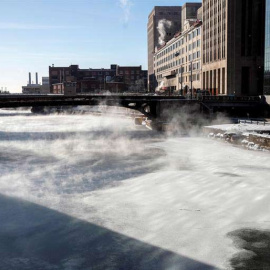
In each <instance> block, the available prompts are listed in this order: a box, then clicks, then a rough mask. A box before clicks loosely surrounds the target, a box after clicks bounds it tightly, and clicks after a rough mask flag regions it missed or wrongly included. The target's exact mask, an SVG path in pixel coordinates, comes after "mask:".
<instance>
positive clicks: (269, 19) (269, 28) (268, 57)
mask: <svg viewBox="0 0 270 270" xmlns="http://www.w3.org/2000/svg"><path fill="white" fill-rule="evenodd" d="M265 15H266V17H265V61H264V94H265V95H270V0H266V12H265Z"/></svg>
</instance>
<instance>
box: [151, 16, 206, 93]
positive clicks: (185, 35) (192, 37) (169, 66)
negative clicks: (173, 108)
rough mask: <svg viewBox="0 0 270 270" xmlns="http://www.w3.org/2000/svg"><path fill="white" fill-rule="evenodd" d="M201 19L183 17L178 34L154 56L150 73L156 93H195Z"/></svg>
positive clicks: (200, 45) (199, 58)
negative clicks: (155, 79)
mask: <svg viewBox="0 0 270 270" xmlns="http://www.w3.org/2000/svg"><path fill="white" fill-rule="evenodd" d="M201 32H202V22H201V21H199V20H196V19H195V20H186V21H185V23H184V28H183V32H182V33H180V32H179V33H178V34H176V35H175V36H174V38H173V39H171V40H170V41H169V42H167V43H166V44H165V45H164V46H163V47H162V48H160V49H159V50H157V51H156V53H155V55H154V73H155V76H156V78H157V81H158V87H157V90H158V91H160V92H166V91H167V92H170V93H172V92H173V91H177V93H179V94H183V95H187V94H193V95H194V94H195V93H196V90H198V89H201V48H202V42H201V37H202V36H201Z"/></svg>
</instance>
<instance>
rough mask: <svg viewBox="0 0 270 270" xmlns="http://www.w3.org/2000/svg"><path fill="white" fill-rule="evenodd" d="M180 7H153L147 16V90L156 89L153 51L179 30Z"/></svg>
mask: <svg viewBox="0 0 270 270" xmlns="http://www.w3.org/2000/svg"><path fill="white" fill-rule="evenodd" d="M181 12H182V8H181V6H155V7H154V8H153V10H152V11H151V13H150V14H149V16H148V24H147V40H148V90H149V91H151V92H153V91H154V90H155V87H156V78H155V75H154V62H153V61H154V54H155V49H156V48H157V47H159V46H161V45H163V44H164V43H165V42H167V41H169V40H170V39H172V38H173V36H174V35H175V33H176V32H177V31H179V30H180V29H181Z"/></svg>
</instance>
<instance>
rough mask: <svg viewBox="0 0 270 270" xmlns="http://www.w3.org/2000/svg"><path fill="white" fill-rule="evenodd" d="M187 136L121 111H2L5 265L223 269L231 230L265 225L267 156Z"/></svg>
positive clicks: (0, 253) (0, 214) (269, 195)
mask: <svg viewBox="0 0 270 270" xmlns="http://www.w3.org/2000/svg"><path fill="white" fill-rule="evenodd" d="M191 113H192V111H188V110H186V109H184V108H183V110H182V111H179V112H178V114H179V115H175V118H173V119H172V123H174V121H175V122H179V121H180V120H181V119H182V121H183V119H184V122H192V121H190V120H192V118H193V117H196V115H192V114H191ZM185 114H189V116H187V115H185ZM195 131H196V129H195ZM194 134H195V135H196V136H195V135H194ZM189 136H191V137H171V138H165V137H164V136H163V135H161V134H158V133H155V132H152V131H149V130H147V129H145V128H144V127H135V126H134V125H133V121H132V120H131V119H127V118H123V117H122V118H116V117H113V118H112V117H108V116H102V117H97V116H91V115H48V116H35V115H31V114H26V113H25V112H24V113H23V114H20V113H19V112H16V113H14V115H11V112H9V114H8V115H7V114H6V115H5V116H3V115H1V116H0V150H1V151H0V160H1V163H0V172H1V175H0V204H1V208H0V220H1V223H0V224H1V225H0V240H1V241H0V268H1V269H4V270H6V269H8V270H10V269H11V270H17V269H46V270H47V269H57V270H58V269H89V268H90V266H91V267H96V269H113V270H117V269H136V270H137V269H147V270H154V269H155V270H164V269H188V270H190V269H191V270H193V269H207V270H210V269H211V270H212V269H224V268H225V269H226V268H228V264H229V262H230V258H231V257H232V255H233V253H234V252H235V249H234V248H233V246H232V241H231V239H230V238H228V237H227V235H228V233H229V232H230V231H234V230H236V229H238V228H243V227H245V228H247V227H251V228H257V229H258V228H259V229H265V228H267V227H268V225H269V220H270V215H269V213H270V208H269V207H270V203H269V201H270V192H269V190H270V184H269V180H268V179H269V178H270V165H269V154H266V153H262V152H258V153H254V152H250V151H246V150H243V149H238V148H235V147H232V146H231V145H226V144H224V143H221V142H219V141H211V140H207V139H204V138H200V137H199V136H198V133H196V132H191V133H190V134H189ZM15 198H19V199H22V201H18V200H17V199H15ZM94 269H95V268H94Z"/></svg>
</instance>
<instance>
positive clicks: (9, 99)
mask: <svg viewBox="0 0 270 270" xmlns="http://www.w3.org/2000/svg"><path fill="white" fill-rule="evenodd" d="M78 105H80V106H81V105H91V106H94V105H107V106H121V107H126V108H130V109H134V110H137V111H140V112H141V113H142V114H144V115H145V116H147V117H149V118H150V119H156V118H167V117H170V115H171V113H172V112H173V113H177V112H178V113H180V112H181V110H183V109H185V108H189V109H190V108H193V110H195V111H196V112H200V113H205V114H215V113H217V112H224V113H226V114H228V115H232V116H233V115H235V116H238V117H239V116H247V115H249V116H252V117H256V116H262V114H263V113H264V110H265V108H266V107H265V105H264V103H263V102H262V101H261V99H260V98H259V97H232V96H204V97H201V98H200V99H185V97H183V96H156V95H122V94H113V95H94V94H93V95H76V96H64V95H21V94H14V95H0V108H16V107H32V108H33V111H34V112H42V109H43V108H44V107H62V106H78Z"/></svg>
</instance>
